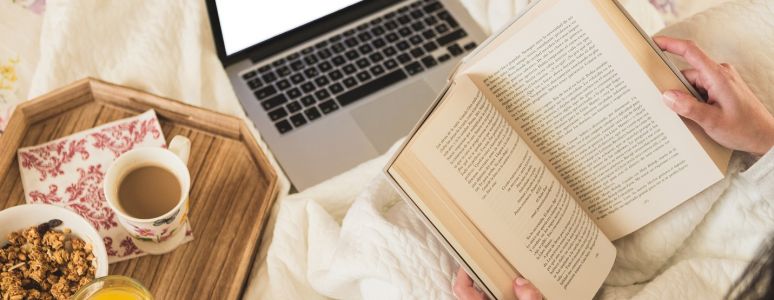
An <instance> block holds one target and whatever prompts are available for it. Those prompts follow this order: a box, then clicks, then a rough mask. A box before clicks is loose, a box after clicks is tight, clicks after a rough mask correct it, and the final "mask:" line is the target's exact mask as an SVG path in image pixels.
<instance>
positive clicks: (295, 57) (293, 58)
mask: <svg viewBox="0 0 774 300" xmlns="http://www.w3.org/2000/svg"><path fill="white" fill-rule="evenodd" d="M299 56H300V55H299V54H298V52H296V53H293V54H290V55H288V56H287V57H285V59H287V60H288V61H294V60H296V59H297V58H298V57H299Z"/></svg>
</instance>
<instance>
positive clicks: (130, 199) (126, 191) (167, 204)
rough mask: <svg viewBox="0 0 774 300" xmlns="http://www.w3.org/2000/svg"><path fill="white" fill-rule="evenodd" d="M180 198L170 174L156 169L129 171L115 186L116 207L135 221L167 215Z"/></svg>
mask: <svg viewBox="0 0 774 300" xmlns="http://www.w3.org/2000/svg"><path fill="white" fill-rule="evenodd" d="M180 194H182V191H181V187H180V182H178V181H177V178H176V177H175V175H173V174H172V172H170V171H167V170H166V169H164V168H163V167H159V166H144V167H139V168H137V169H135V170H133V171H130V172H129V174H127V175H126V176H125V177H124V178H123V179H122V180H121V183H119V187H118V205H119V206H120V208H121V209H122V210H123V211H124V212H126V214H128V215H130V216H132V217H135V218H138V219H152V218H155V217H158V216H161V215H163V214H165V213H167V212H169V211H171V210H172V209H173V208H175V206H176V205H177V202H178V201H179V200H180Z"/></svg>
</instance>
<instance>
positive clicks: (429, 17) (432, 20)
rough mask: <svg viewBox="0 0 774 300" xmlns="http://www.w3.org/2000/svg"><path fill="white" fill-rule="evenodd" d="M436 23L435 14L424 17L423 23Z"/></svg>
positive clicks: (431, 24) (429, 24) (430, 24)
mask: <svg viewBox="0 0 774 300" xmlns="http://www.w3.org/2000/svg"><path fill="white" fill-rule="evenodd" d="M436 23H438V18H436V17H435V16H428V17H427V18H425V24H427V26H433V25H435V24H436Z"/></svg>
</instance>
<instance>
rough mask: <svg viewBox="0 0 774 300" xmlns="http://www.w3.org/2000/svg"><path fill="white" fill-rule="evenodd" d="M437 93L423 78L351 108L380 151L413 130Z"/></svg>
mask: <svg viewBox="0 0 774 300" xmlns="http://www.w3.org/2000/svg"><path fill="white" fill-rule="evenodd" d="M437 96H438V95H436V93H435V92H434V91H433V90H432V89H431V88H430V86H429V85H428V84H427V83H425V82H424V81H422V80H419V81H414V82H413V83H410V84H407V85H403V86H401V87H400V88H398V89H395V91H393V92H390V93H387V94H385V95H384V96H381V97H379V99H374V100H372V101H370V102H369V103H368V104H365V105H363V106H360V107H358V108H356V109H355V110H353V111H352V116H353V117H354V119H355V122H357V124H358V125H359V126H360V129H361V130H362V131H363V133H364V134H365V135H366V136H367V137H368V139H369V140H370V141H371V144H372V145H373V146H374V148H376V150H377V151H379V153H384V152H386V151H387V150H388V149H390V147H391V146H392V145H393V144H394V143H395V142H396V141H397V140H398V139H399V138H402V137H404V136H406V135H408V134H409V133H410V132H411V129H414V126H415V125H416V124H417V122H419V119H420V118H421V117H422V115H423V114H424V113H425V111H426V110H427V108H428V107H430V104H431V103H433V100H435V98H436V97H437Z"/></svg>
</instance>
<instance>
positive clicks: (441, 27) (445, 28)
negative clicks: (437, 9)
mask: <svg viewBox="0 0 774 300" xmlns="http://www.w3.org/2000/svg"><path fill="white" fill-rule="evenodd" d="M435 31H438V33H441V34H443V33H445V32H447V31H449V26H448V25H446V24H439V25H438V26H436V27H435Z"/></svg>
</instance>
